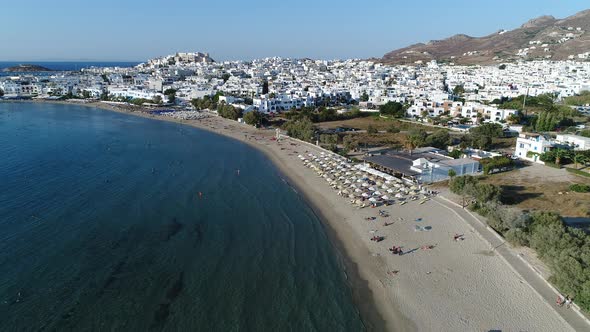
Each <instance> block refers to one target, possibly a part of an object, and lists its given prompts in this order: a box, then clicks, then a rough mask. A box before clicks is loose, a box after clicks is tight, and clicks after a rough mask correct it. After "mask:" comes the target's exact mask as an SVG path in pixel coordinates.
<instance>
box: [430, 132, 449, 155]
mask: <svg viewBox="0 0 590 332" xmlns="http://www.w3.org/2000/svg"><path fill="white" fill-rule="evenodd" d="M450 142H451V136H450V135H449V132H448V131H447V130H446V129H439V130H437V131H435V132H434V133H432V134H430V135H428V136H427V137H426V141H425V142H424V145H426V146H433V147H435V148H438V149H442V150H446V149H447V146H448V145H449V144H450Z"/></svg>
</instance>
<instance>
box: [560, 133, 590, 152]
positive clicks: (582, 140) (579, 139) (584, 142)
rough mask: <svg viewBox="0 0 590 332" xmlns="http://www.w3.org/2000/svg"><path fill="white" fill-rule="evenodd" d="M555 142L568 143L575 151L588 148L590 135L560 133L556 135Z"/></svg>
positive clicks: (589, 146) (589, 148) (589, 147)
mask: <svg viewBox="0 0 590 332" xmlns="http://www.w3.org/2000/svg"><path fill="white" fill-rule="evenodd" d="M555 142H556V143H558V144H563V145H568V146H570V147H572V148H573V149H574V150H576V151H584V150H590V137H584V136H578V135H567V134H561V135H557V138H556V139H555Z"/></svg>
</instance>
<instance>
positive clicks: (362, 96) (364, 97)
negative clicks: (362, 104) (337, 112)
mask: <svg viewBox="0 0 590 332" xmlns="http://www.w3.org/2000/svg"><path fill="white" fill-rule="evenodd" d="M361 101H369V94H368V93H367V91H363V94H362V95H361Z"/></svg>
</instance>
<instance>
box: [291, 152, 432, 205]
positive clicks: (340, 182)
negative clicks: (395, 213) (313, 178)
mask: <svg viewBox="0 0 590 332" xmlns="http://www.w3.org/2000/svg"><path fill="white" fill-rule="evenodd" d="M298 158H299V159H300V160H301V161H302V162H303V164H304V165H305V166H307V167H308V168H310V169H312V170H313V171H315V173H316V174H317V176H318V177H320V178H323V179H325V180H326V182H328V184H329V185H330V186H331V187H332V188H333V189H334V190H336V191H337V192H338V195H340V196H344V197H348V198H349V199H350V203H351V204H353V205H356V206H358V207H365V206H368V205H370V204H376V205H380V204H394V202H395V201H396V199H397V200H398V201H404V200H406V199H413V198H415V197H418V195H419V194H420V193H421V190H420V188H419V187H418V186H417V185H408V184H406V183H404V182H403V181H402V180H401V179H398V178H396V177H394V176H391V175H389V174H385V173H382V172H379V171H377V170H375V169H373V168H371V167H368V166H366V165H362V164H356V165H353V164H352V163H350V162H348V161H347V160H346V159H345V158H343V157H341V156H338V155H332V154H327V153H325V152H321V153H319V154H313V153H307V154H305V155H302V154H300V155H298Z"/></svg>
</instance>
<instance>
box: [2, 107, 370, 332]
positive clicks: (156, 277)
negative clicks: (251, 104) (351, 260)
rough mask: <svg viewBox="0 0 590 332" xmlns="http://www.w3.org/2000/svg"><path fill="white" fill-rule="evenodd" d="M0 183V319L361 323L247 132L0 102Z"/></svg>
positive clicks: (7, 324)
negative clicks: (235, 134)
mask: <svg viewBox="0 0 590 332" xmlns="http://www.w3.org/2000/svg"><path fill="white" fill-rule="evenodd" d="M237 169H239V170H240V172H239V175H238V173H237V172H236V170H237ZM0 185H1V190H0V329H1V330H3V331H38V330H42V331H54V330H56V331H63V330H75V331H146V330H157V331H238V330H239V331H313V330H317V331H343V330H350V331H358V330H363V324H362V322H361V320H360V317H359V313H358V310H357V308H356V307H355V306H354V304H353V302H352V299H351V294H350V289H349V287H348V286H347V284H346V282H345V276H344V273H343V270H342V266H341V264H340V263H339V261H338V259H337V256H336V255H335V252H334V249H333V248H332V246H331V245H330V243H329V241H328V239H327V236H326V233H325V231H324V229H323V227H322V225H321V224H320V221H319V220H318V219H317V218H316V217H315V215H314V214H313V212H312V211H311V209H310V208H309V207H308V206H307V205H306V204H305V202H304V201H303V200H302V198H301V197H300V196H298V195H297V194H296V192H295V191H294V190H292V189H291V188H290V187H289V186H288V185H287V184H286V183H285V182H284V181H282V179H281V175H280V174H279V173H278V171H277V169H276V168H275V167H274V165H272V164H271V163H270V161H268V160H267V159H266V158H265V157H264V156H263V155H262V154H261V153H260V152H258V151H256V150H254V149H252V148H250V147H248V146H246V145H245V144H243V143H240V142H237V141H233V140H230V139H228V138H225V137H221V136H217V135H214V134H212V133H208V132H205V131H201V130H197V129H194V128H190V127H187V126H182V125H178V124H173V123H167V122H161V121H154V120H150V119H144V118H137V117H132V116H127V115H122V114H117V113H112V112H107V111H102V110H96V109H92V108H85V107H80V106H73V105H72V106H68V105H48V104H32V103H18V104H17V103H0ZM199 192H201V193H202V196H201V197H199Z"/></svg>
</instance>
